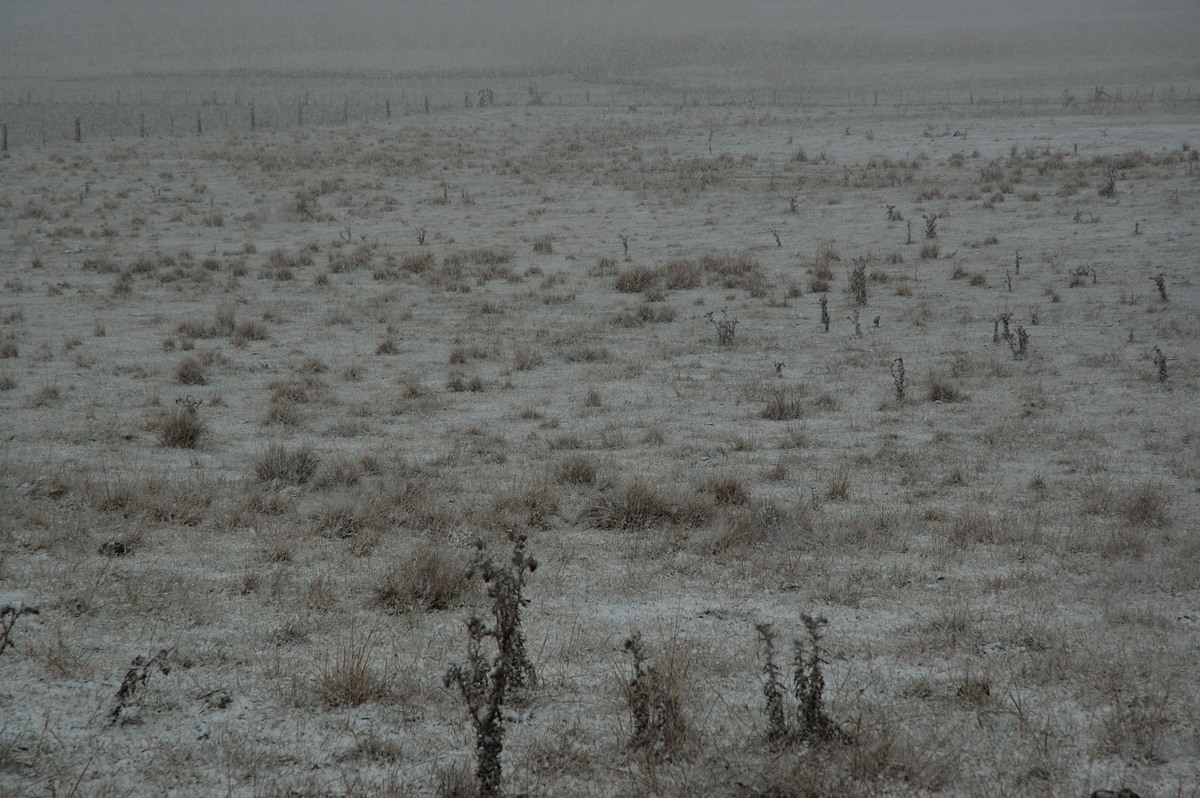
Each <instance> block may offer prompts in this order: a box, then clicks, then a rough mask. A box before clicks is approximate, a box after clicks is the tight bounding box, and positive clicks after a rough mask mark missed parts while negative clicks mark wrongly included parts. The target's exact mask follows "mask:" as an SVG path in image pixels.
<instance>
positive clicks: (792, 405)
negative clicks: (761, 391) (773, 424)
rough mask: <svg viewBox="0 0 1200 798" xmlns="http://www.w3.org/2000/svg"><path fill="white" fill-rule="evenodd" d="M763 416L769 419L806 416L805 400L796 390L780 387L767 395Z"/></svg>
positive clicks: (780, 419)
mask: <svg viewBox="0 0 1200 798" xmlns="http://www.w3.org/2000/svg"><path fill="white" fill-rule="evenodd" d="M762 417H763V418H765V419H767V420H769V421H794V420H795V419H798V418H803V417H804V402H803V401H802V400H801V398H800V395H799V394H798V393H797V392H796V391H791V390H784V389H780V390H777V391H772V392H771V394H770V395H769V396H768V397H767V405H766V407H764V408H763V411H762Z"/></svg>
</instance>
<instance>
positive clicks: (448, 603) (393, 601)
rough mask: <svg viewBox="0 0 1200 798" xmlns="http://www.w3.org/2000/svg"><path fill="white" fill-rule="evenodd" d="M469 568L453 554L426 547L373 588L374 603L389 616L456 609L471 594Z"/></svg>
mask: <svg viewBox="0 0 1200 798" xmlns="http://www.w3.org/2000/svg"><path fill="white" fill-rule="evenodd" d="M466 571H467V569H466V566H465V564H464V563H463V562H462V561H460V560H459V559H458V558H457V557H455V556H454V555H453V554H451V553H450V552H448V551H446V550H445V549H442V548H437V547H434V546H424V547H422V548H419V549H417V550H416V551H415V552H413V554H412V556H411V557H410V558H409V559H408V560H406V561H404V562H401V563H397V564H394V565H392V566H391V567H390V568H388V569H387V570H386V571H384V572H383V573H382V574H381V575H380V576H379V577H378V579H377V580H376V581H375V583H374V585H372V588H371V591H372V594H373V597H374V602H375V604H376V605H377V606H379V607H382V608H383V609H385V610H387V611H388V612H397V613H400V612H413V611H416V610H420V611H424V612H433V611H436V610H444V609H448V608H450V607H452V606H453V605H454V604H455V603H456V602H457V601H458V600H459V599H460V598H462V596H463V594H464V593H465V592H466V590H467V581H466V579H465V574H466Z"/></svg>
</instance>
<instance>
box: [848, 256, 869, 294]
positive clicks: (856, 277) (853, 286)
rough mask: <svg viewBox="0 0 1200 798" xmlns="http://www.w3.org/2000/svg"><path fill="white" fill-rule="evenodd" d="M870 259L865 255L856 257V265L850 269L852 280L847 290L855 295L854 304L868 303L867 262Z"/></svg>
mask: <svg viewBox="0 0 1200 798" xmlns="http://www.w3.org/2000/svg"><path fill="white" fill-rule="evenodd" d="M869 260H870V259H869V258H867V257H866V256H865V255H864V256H863V257H860V258H855V259H854V266H853V267H851V269H850V282H849V284H848V285H847V290H848V291H849V292H850V295H851V296H852V297H854V304H856V305H860V306H866V304H867V263H868V262H869Z"/></svg>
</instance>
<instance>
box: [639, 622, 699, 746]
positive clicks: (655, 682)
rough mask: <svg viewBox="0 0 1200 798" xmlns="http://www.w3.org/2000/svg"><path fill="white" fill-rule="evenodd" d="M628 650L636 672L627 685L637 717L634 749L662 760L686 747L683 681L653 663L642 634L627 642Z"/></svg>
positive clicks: (668, 670)
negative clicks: (684, 740) (681, 746)
mask: <svg viewBox="0 0 1200 798" xmlns="http://www.w3.org/2000/svg"><path fill="white" fill-rule="evenodd" d="M625 651H627V652H628V653H629V656H630V657H631V658H632V660H633V662H632V665H633V673H632V676H631V677H630V679H629V682H628V684H627V685H626V700H627V701H628V703H629V710H630V713H631V714H632V715H633V736H632V738H631V740H630V743H631V745H632V747H633V748H636V749H640V750H643V751H646V752H648V753H649V754H650V755H652V756H655V757H661V756H664V755H666V754H669V753H670V752H672V751H675V750H677V749H678V748H679V746H680V745H681V744H682V742H683V739H684V735H685V733H686V731H687V724H686V722H685V720H684V715H683V709H682V704H683V701H682V696H681V695H680V693H681V689H680V687H681V685H680V679H679V678H678V677H677V675H676V674H673V673H672V672H671V669H670V668H661V667H657V666H656V665H655V664H654V663H653V662H651V661H650V657H649V655H648V654H647V653H646V647H645V644H644V643H643V642H642V634H641V632H634V633H633V635H632V636H630V637H629V639H628V640H626V641H625Z"/></svg>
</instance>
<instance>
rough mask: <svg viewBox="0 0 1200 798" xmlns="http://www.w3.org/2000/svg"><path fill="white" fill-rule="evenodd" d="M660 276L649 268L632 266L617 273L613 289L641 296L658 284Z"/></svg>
mask: <svg viewBox="0 0 1200 798" xmlns="http://www.w3.org/2000/svg"><path fill="white" fill-rule="evenodd" d="M658 280H659V274H658V272H657V271H655V270H654V269H652V268H650V267H649V266H630V267H629V268H628V269H622V270H621V271H620V272H618V273H617V278H616V280H614V281H613V288H615V289H616V290H618V291H620V292H621V293H623V294H640V293H642V292H643V291H648V290H650V289H651V288H653V287H654V286H656V285H657V284H658Z"/></svg>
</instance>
